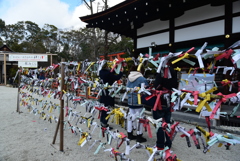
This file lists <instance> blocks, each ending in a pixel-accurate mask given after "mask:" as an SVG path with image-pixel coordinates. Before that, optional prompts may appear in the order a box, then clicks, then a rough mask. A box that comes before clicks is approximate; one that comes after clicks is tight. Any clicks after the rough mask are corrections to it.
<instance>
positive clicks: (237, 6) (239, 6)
mask: <svg viewBox="0 0 240 161" xmlns="http://www.w3.org/2000/svg"><path fill="white" fill-rule="evenodd" d="M237 12H240V1H236V2H233V13H237Z"/></svg>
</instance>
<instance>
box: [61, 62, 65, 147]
mask: <svg viewBox="0 0 240 161" xmlns="http://www.w3.org/2000/svg"><path fill="white" fill-rule="evenodd" d="M64 61H65V60H64V59H62V60H61V63H62V66H61V97H60V98H61V102H60V108H61V110H60V151H63V136H64V135H63V134H64V132H63V123H64V100H63V99H62V97H63V94H64V93H63V90H64V68H65V64H63V62H64Z"/></svg>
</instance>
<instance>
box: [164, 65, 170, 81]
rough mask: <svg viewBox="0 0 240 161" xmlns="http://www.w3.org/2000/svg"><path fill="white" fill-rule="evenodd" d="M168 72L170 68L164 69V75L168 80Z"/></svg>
mask: <svg viewBox="0 0 240 161" xmlns="http://www.w3.org/2000/svg"><path fill="white" fill-rule="evenodd" d="M168 70H169V68H168V67H165V68H164V75H163V77H164V78H168Z"/></svg>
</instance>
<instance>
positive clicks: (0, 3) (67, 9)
mask: <svg viewBox="0 0 240 161" xmlns="http://www.w3.org/2000/svg"><path fill="white" fill-rule="evenodd" d="M87 1H89V0H87ZM123 1H124V0H108V6H109V7H112V6H115V5H117V4H119V3H121V2H123ZM93 5H94V11H93V12H94V13H96V12H97V6H98V5H99V6H103V0H95V1H94V2H93ZM90 13H91V12H90V10H89V9H88V8H87V7H86V5H85V3H84V2H83V0H0V19H2V20H3V21H5V24H6V25H9V24H15V23H17V22H18V21H32V22H34V23H36V24H38V25H39V27H41V28H42V27H43V26H44V24H50V25H54V26H56V27H57V28H59V29H63V30H64V29H79V28H82V27H85V26H86V23H84V22H82V21H81V20H80V19H79V17H81V16H86V15H90Z"/></svg>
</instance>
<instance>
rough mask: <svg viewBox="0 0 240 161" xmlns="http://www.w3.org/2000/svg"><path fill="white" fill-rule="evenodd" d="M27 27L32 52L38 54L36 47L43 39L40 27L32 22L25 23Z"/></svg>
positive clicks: (27, 38) (27, 37)
mask: <svg viewBox="0 0 240 161" xmlns="http://www.w3.org/2000/svg"><path fill="white" fill-rule="evenodd" d="M25 26H26V34H27V36H26V40H27V41H28V42H29V43H30V47H31V52H33V53H34V52H36V50H35V47H36V44H38V43H40V42H41V39H42V35H41V34H42V33H41V29H40V28H39V26H38V25H37V24H36V23H34V22H31V21H25Z"/></svg>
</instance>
